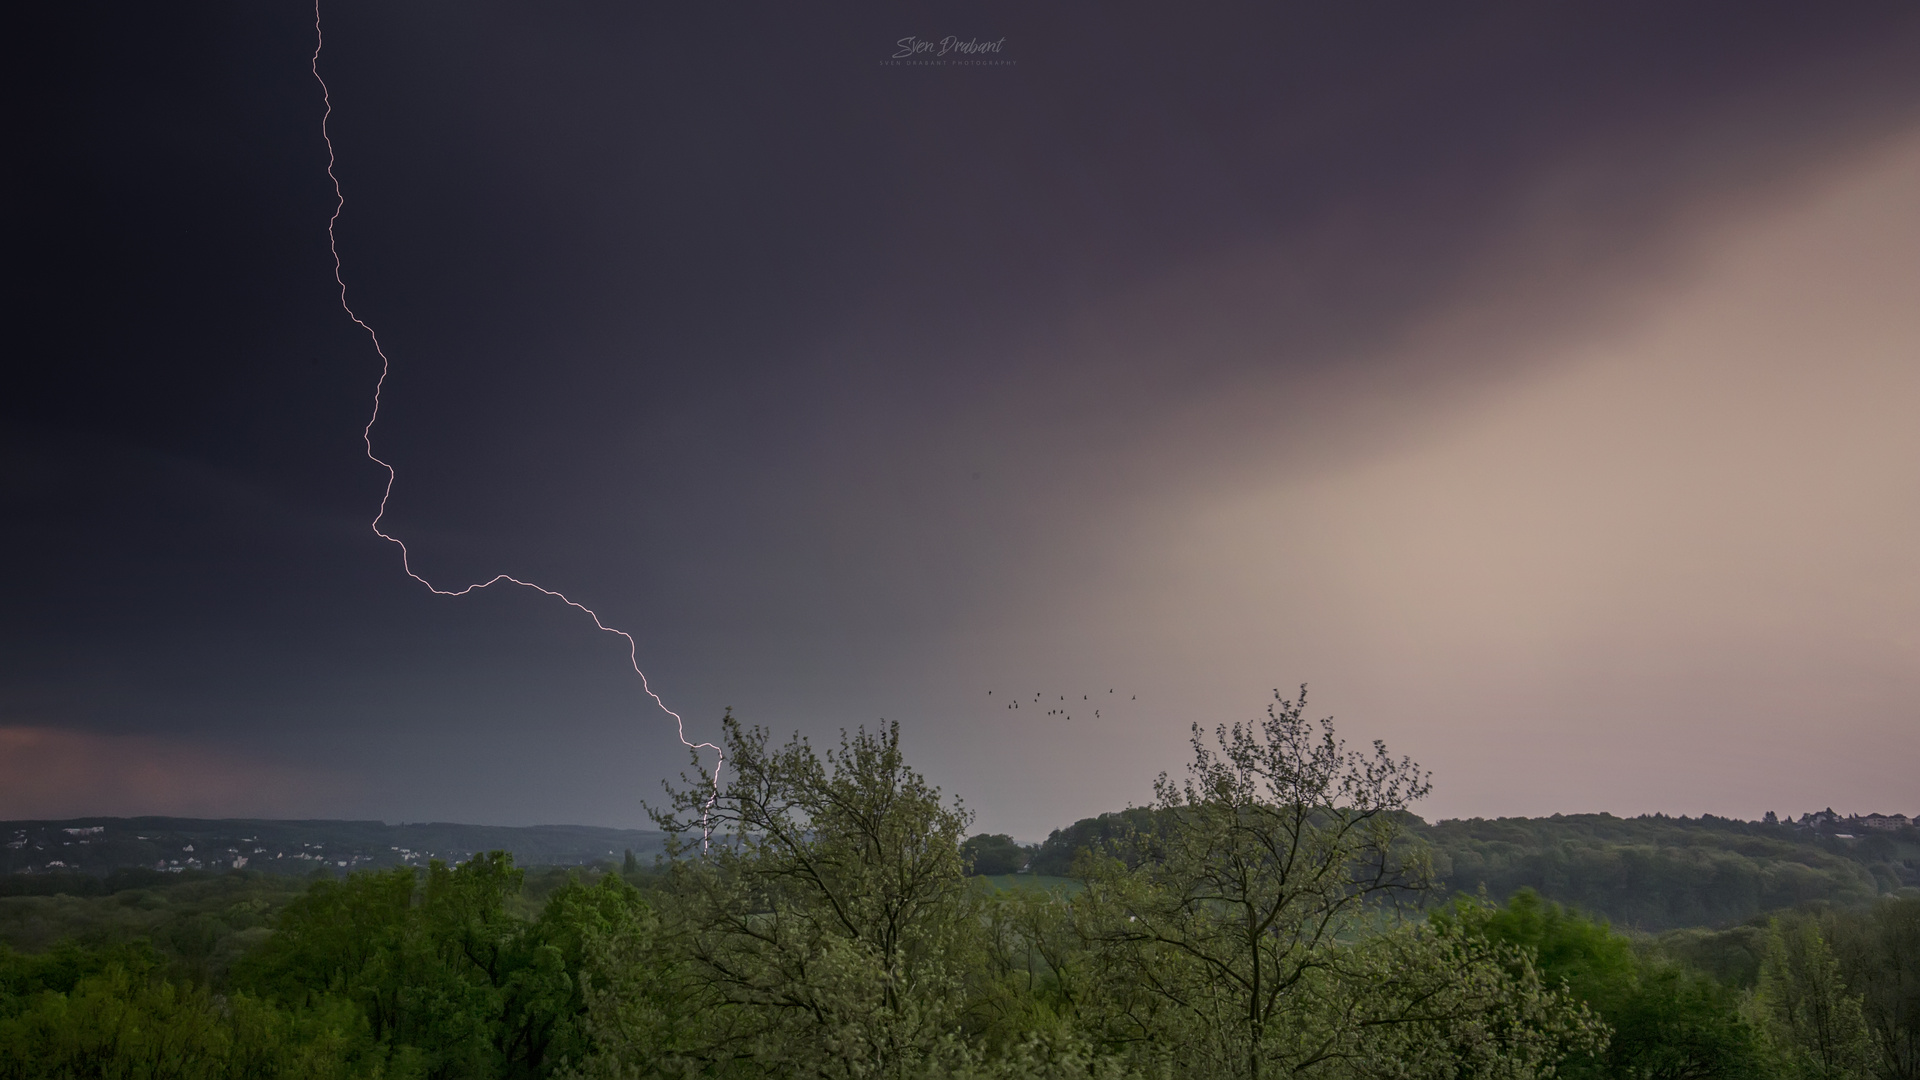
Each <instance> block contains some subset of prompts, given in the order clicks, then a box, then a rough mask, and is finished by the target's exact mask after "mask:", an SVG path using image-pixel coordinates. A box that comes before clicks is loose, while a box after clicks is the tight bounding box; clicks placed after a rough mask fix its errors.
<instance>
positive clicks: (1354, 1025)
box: [0, 695, 1920, 1080]
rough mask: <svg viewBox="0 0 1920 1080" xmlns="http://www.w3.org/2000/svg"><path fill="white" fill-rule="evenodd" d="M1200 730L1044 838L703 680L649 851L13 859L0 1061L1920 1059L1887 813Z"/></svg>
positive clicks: (1919, 946)
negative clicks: (1111, 800) (1535, 785)
mask: <svg viewBox="0 0 1920 1080" xmlns="http://www.w3.org/2000/svg"><path fill="white" fill-rule="evenodd" d="M1192 736H1193V737H1192V756H1191V759H1190V760H1189V761H1188V762H1187V764H1186V768H1185V769H1184V770H1183V771H1182V772H1180V773H1179V774H1174V775H1165V774H1163V775H1162V776H1161V777H1160V778H1159V780H1158V781H1157V782H1156V784H1155V789H1154V790H1155V796H1154V800H1153V803H1152V805H1150V806H1147V807H1142V808H1139V809H1137V810H1132V811H1127V812H1124V813H1120V814H1112V815H1105V816H1103V817H1101V818H1096V819H1088V820H1087V821H1085V822H1081V823H1077V824H1076V825H1075V826H1073V827H1071V828H1069V829H1066V830H1062V831H1061V832H1059V833H1056V834H1055V836H1054V837H1053V838H1051V839H1050V840H1049V842H1048V843H1047V844H1044V845H1041V847H1040V850H1039V851H1038V852H1024V853H1022V852H1021V849H1020V848H1019V846H1018V845H1015V844H1013V843H1012V842H1011V840H1009V839H1007V838H1004V837H992V836H987V837H983V836H978V835H970V829H971V826H972V818H971V815H970V814H969V813H968V812H967V811H966V810H965V808H964V806H963V805H962V804H961V803H960V802H958V801H957V800H955V799H953V798H951V797H950V796H948V795H947V794H945V793H943V792H941V791H940V790H939V789H937V788H934V787H932V786H931V785H929V784H928V783H927V782H926V780H925V779H924V778H923V777H922V776H921V775H920V774H919V773H918V772H916V771H915V770H914V769H913V768H912V767H911V766H910V765H909V764H908V763H907V762H906V760H905V758H904V756H903V754H902V752H901V749H900V739H899V731H898V729H897V727H886V728H882V729H880V730H875V731H869V730H864V729H862V730H856V731H853V732H850V733H843V734H842V735H841V737H840V738H839V740H838V741H837V743H836V745H833V746H831V747H828V748H826V749H825V750H820V749H817V748H816V747H814V746H813V745H812V744H811V743H809V742H808V741H807V740H805V739H802V738H798V737H795V738H793V739H791V740H788V741H786V742H778V741H776V740H775V739H774V738H773V737H772V736H771V735H770V734H769V733H768V732H767V731H765V730H764V729H760V728H754V727H748V726H745V725H744V724H742V723H740V722H739V721H737V720H735V719H734V718H733V717H731V716H729V717H727V719H726V721H725V744H726V749H727V756H728V760H729V762H730V769H729V773H728V775H727V778H726V782H725V785H724V787H723V788H722V790H721V791H720V792H719V795H718V797H717V798H715V797H714V793H713V792H712V791H710V790H709V789H707V788H706V787H704V786H703V783H702V779H703V777H702V774H701V773H700V771H699V769H698V767H697V763H696V766H695V767H694V768H693V769H691V770H690V771H689V773H688V774H687V776H686V777H685V778H683V782H682V783H681V784H680V785H678V786H677V787H673V788H670V790H669V793H668V797H667V798H666V800H665V801H664V802H662V803H661V804H660V805H658V806H656V807H654V808H653V811H652V812H653V814H654V818H655V821H656V823H657V824H658V826H659V827H660V829H661V830H663V831H664V833H665V834H666V837H667V845H666V852H665V854H664V855H663V856H661V857H659V858H657V859H654V860H648V861H643V860H642V859H640V858H638V857H637V856H636V855H634V854H633V853H632V852H628V853H627V854H626V857H625V859H624V860H623V862H622V863H621V864H618V865H615V864H606V865H603V866H599V867H590V868H584V869H582V868H570V869H567V868H537V869H529V868H525V867H522V866H519V865H516V863H515V861H514V859H513V857H512V856H511V855H509V854H507V853H506V852H504V851H495V852H490V853H484V854H479V855H475V856H473V857H471V858H468V859H466V860H465V861H462V862H458V863H451V862H447V861H443V860H431V861H430V862H429V864H428V865H427V866H424V867H418V866H406V865H400V866H392V867H385V868H372V869H364V870H357V871H353V872H350V873H344V874H338V873H336V872H335V869H334V868H323V869H319V870H316V871H315V872H313V873H312V874H311V875H309V876H306V877H290V876H286V875H277V876H276V875H268V874H259V873H254V872H250V871H245V870H240V871H228V872H225V873H221V874H212V873H203V872H202V873H191V874H186V873H183V874H161V873H158V872H155V871H151V870H149V871H141V872H131V871H122V872H117V873H118V874H119V876H118V877H113V876H108V877H106V878H100V879H95V880H97V882H98V884H97V885H96V886H95V887H94V888H92V889H91V890H86V891H87V892H88V893H90V894H89V895H77V894H76V893H75V892H72V891H68V892H58V893H48V894H44V895H16V896H11V897H7V898H5V899H4V900H0V939H3V940H5V941H6V942H9V943H10V944H8V945H3V946H0V1077H7V1078H14V1077H18V1078H29V1077H182V1078H189V1077H191V1078H199V1077H206V1078H224V1077H276V1076H286V1077H342V1078H346V1077H420V1078H429V1077H432V1078H456V1077H462V1078H464V1077H502V1078H505V1077H606V1078H613V1077H663V1078H664V1077H740V1078H753V1077H790V1076H791V1077H821V1078H848V1080H852V1078H862V1077H934V1078H941V1077H945V1078H956V1080H957V1078H980V1080H985V1078H989V1077H993V1078H1006V1080H1015V1078H1041V1077H1057V1078H1061V1080H1078V1078H1111V1080H1120V1078H1128V1077H1139V1078H1175V1077H1194V1078H1202V1080H1211V1078H1229V1077H1233V1078H1240V1077H1245V1078H1252V1080H1259V1078H1275V1077H1283V1076H1284V1077H1328V1078H1347V1077H1355V1078H1357V1077H1380V1078H1404V1080H1414V1078H1424V1077H1433V1078H1441V1077H1448V1078H1457V1077H1501V1078H1506V1077H1511V1078H1522V1077H1551V1076H1568V1077H1579V1078H1595V1080H1598V1078H1603V1077H1605V1078H1612V1077H1619V1078H1636V1080H1714V1078H1721V1077H1725V1078H1738V1077H1752V1078H1756V1080H1757V1078H1778V1080H1853V1078H1859V1080H1868V1078H1884V1080H1920V893H1917V892H1916V891H1915V890H1913V889H1912V888H1911V887H1908V886H1905V885H1903V884H1902V883H1901V881H1900V880H1899V879H1898V877H1897V873H1898V868H1900V867H1904V866H1906V865H1907V863H1905V862H1904V861H1903V860H1904V859H1905V858H1906V855H1905V854H1904V852H1905V849H1904V848H1903V847H1901V846H1900V845H1902V844H1905V843H1907V842H1908V841H1907V840H1906V839H1904V838H1895V839H1894V840H1892V841H1889V844H1891V845H1893V846H1890V847H1888V848H1887V850H1886V851H1882V852H1879V853H1878V855H1870V857H1872V858H1880V856H1885V858H1881V859H1880V861H1881V862H1884V863H1886V865H1887V866H1888V867H1889V870H1888V871H1887V873H1888V874H1894V875H1896V876H1895V877H1894V878H1893V880H1887V878H1886V877H1885V876H1884V875H1876V874H1874V873H1873V872H1872V869H1871V867H1872V864H1863V863H1862V862H1861V861H1860V858H1859V857H1856V856H1854V855H1851V854H1848V853H1846V852H1841V851H1839V850H1838V849H1836V850H1834V851H1826V849H1825V848H1823V847H1821V844H1822V843H1824V842H1823V841H1806V840H1804V838H1795V837H1793V836H1791V835H1789V834H1786V833H1768V832H1765V831H1764V830H1757V827H1756V829H1755V830H1744V831H1743V830H1742V829H1734V828H1733V826H1734V825H1742V824H1743V823H1727V824H1726V825H1725V826H1724V827H1723V826H1722V824H1720V823H1717V819H1716V820H1715V821H1709V822H1706V823H1704V824H1702V823H1689V824H1685V825H1684V826H1682V825H1674V824H1673V823H1672V822H1670V821H1653V822H1650V823H1649V822H1645V821H1642V822H1638V823H1636V822H1622V821H1620V819H1612V818H1604V816H1603V815H1602V816H1595V817H1594V818H1593V819H1592V820H1587V821H1581V822H1576V823H1575V824H1576V825H1577V826H1578V828H1579V829H1582V830H1585V832H1586V834H1587V835H1586V840H1585V841H1584V842H1581V843H1575V842H1572V841H1569V840H1567V839H1566V838H1565V837H1564V836H1561V837H1560V839H1559V840H1556V841H1554V842H1552V843H1548V842H1544V841H1543V840H1542V839H1541V837H1540V836H1538V835H1533V834H1531V833H1530V832H1529V830H1528V829H1527V828H1526V827H1525V826H1523V825H1516V824H1514V823H1512V822H1465V823H1451V822H1443V823H1440V824H1438V825H1433V826H1429V825H1426V824H1425V823H1423V822H1421V821H1420V820H1419V819H1418V818H1416V817H1414V816H1413V815H1412V814H1411V813H1410V812H1409V807H1410V806H1411V805H1412V804H1413V803H1414V802H1415V801H1416V800H1418V799H1419V798H1421V797H1422V796H1424V795H1425V794H1426V793H1427V790H1428V786H1429V780H1428V777H1427V774H1426V773H1424V772H1423V771H1422V770H1420V768H1419V767H1418V766H1417V765H1415V764H1414V763H1412V762H1410V761H1408V760H1406V759H1405V758H1395V757H1393V756H1391V755H1389V754H1388V752H1387V751H1386V749H1385V748H1384V747H1382V746H1380V745H1379V744H1377V743H1376V744H1371V745H1370V746H1369V747H1368V748H1367V749H1365V750H1353V749H1349V748H1348V746H1347V745H1346V744H1345V743H1344V742H1343V741H1342V740H1341V739H1340V738H1339V735H1338V733H1337V732H1336V731H1335V729H1334V726H1333V724H1332V721H1330V720H1313V719H1310V718H1309V717H1308V716H1307V714H1306V712H1305V708H1304V695H1301V696H1299V697H1294V698H1283V697H1280V696H1279V695H1276V699H1275V701H1274V702H1273V704H1272V705H1271V706H1270V707H1269V709H1268V710H1267V713H1266V715H1265V716H1264V717H1263V718H1262V719H1261V720H1259V721H1257V722H1254V723H1249V724H1238V725H1231V726H1225V727H1221V728H1217V729H1215V730H1212V731H1206V730H1203V729H1201V728H1199V727H1198V726H1196V727H1195V728H1194V730H1193V733H1192ZM1090 823H1091V824H1090ZM1743 828H1744V826H1743ZM1676 830H1677V831H1676ZM1717 833H1726V834H1727V835H1728V836H1732V837H1733V839H1731V840H1726V839H1725V838H1722V839H1721V840H1715V841H1714V842H1712V843H1707V842H1705V841H1701V842H1699V843H1695V844H1692V845H1691V847H1690V846H1689V845H1688V844H1687V843H1685V842H1683V841H1684V836H1683V835H1682V834H1685V835H1686V836H1705V835H1708V834H1717ZM1735 834H1738V835H1735ZM1809 843H1811V844H1812V848H1811V849H1810V850H1812V851H1813V852H1814V854H1801V855H1795V856H1794V860H1788V859H1786V858H1785V857H1784V856H1783V852H1784V851H1786V850H1787V848H1790V847H1792V846H1793V845H1796V844H1797V845H1800V846H1802V847H1805V846H1807V845H1808V844H1809ZM1743 845H1744V846H1743ZM1009 848H1012V849H1013V851H1014V852H1016V853H1018V854H1009ZM1796 850H1797V849H1796ZM1622 852H1627V854H1624V855H1623V854H1621V853H1622ZM1820 852H1826V854H1827V855H1828V856H1831V858H1830V859H1828V860H1827V861H1824V862H1823V861H1821V860H1820V859H1818V858H1815V856H1816V855H1818V854H1819V853H1820ZM1609 853H1611V854H1609ZM1609 859H1612V860H1613V862H1612V863H1609V862H1608V860H1609ZM1808 859H1812V860H1813V862H1811V863H1810V862H1808V861H1806V860H1808ZM1621 860H1626V862H1622V861H1621ZM1729 860H1745V863H1741V862H1738V861H1729ZM1889 860H1891V861H1889ZM1028 862H1030V863H1031V864H1032V865H1031V866H1030V867H1026V863H1028ZM1789 862H1791V865H1795V866H1801V867H1804V868H1806V871H1807V873H1809V874H1811V875H1813V876H1812V877H1811V878H1807V877H1805V875H1801V877H1800V878H1796V879H1795V880H1798V881H1799V882H1800V884H1799V885H1797V886H1795V885H1792V884H1787V885H1782V884H1780V883H1779V882H1780V880H1784V879H1783V878H1782V875H1783V874H1786V875H1787V876H1789V877H1791V876H1792V875H1793V874H1799V871H1794V872H1791V873H1789V872H1787V871H1783V870H1780V869H1779V867H1782V866H1785V865H1788V864H1789ZM1009 863H1014V864H1016V865H1013V869H1015V870H1018V869H1022V868H1023V867H1025V868H1027V869H1030V870H1031V871H1033V872H1029V873H1022V874H1009V872H1008V866H1009ZM1628 865H1630V866H1631V867H1632V872H1631V873H1627V874H1624V875H1623V873H1622V872H1621V870H1620V868H1621V867H1622V866H1628ZM1609 866H1611V867H1612V870H1608V867H1609ZM1648 867H1651V868H1653V869H1652V870H1648V869H1647V868H1648ZM1703 867H1704V868H1705V869H1702V868H1703ZM995 872H998V873H999V874H1000V875H1001V876H992V875H993V874H994V873H995ZM1701 874H1706V875H1707V877H1705V878H1701V877H1700V875H1701ZM1634 875H1638V876H1637V877H1636V876H1634ZM1823 875H1824V876H1823ZM1623 877H1624V880H1626V881H1627V882H1628V885H1625V886H1623V885H1621V881H1622V880H1623ZM1701 881H1706V882H1708V883H1709V884H1712V883H1714V882H1718V883H1719V885H1717V886H1715V887H1713V888H1707V887H1705V886H1703V885H1701ZM1836 882H1838V883H1841V884H1844V885H1846V887H1844V888H1842V887H1840V886H1839V885H1836V884H1835V883H1836ZM1543 883H1545V884H1549V885H1552V886H1554V887H1552V888H1542V887H1541V885H1542V884H1543ZM1636 883H1637V884H1636ZM1568 889H1573V890H1575V899H1576V902H1574V903H1571V904H1568V903H1565V902H1563V899H1562V898H1565V897H1566V896H1567V895H1568V891H1567V890H1568ZM1583 889H1584V890H1586V891H1585V892H1580V891H1579V890H1583ZM1716 890H1717V891H1716ZM1549 896H1551V897H1555V899H1548V898H1547V897H1549ZM1701 896H1709V897H1718V898H1719V899H1717V900H1714V901H1712V902H1706V901H1700V900H1699V899H1698V898H1699V897H1701ZM1675 897H1694V898H1695V899H1693V900H1686V901H1684V902H1679V901H1676V900H1675V899H1674V898H1675ZM1635 904H1638V905H1639V906H1638V907H1635V906H1634V905H1635ZM1622 905H1625V906H1624V907H1623V906H1622ZM1622 913H1624V914H1622ZM1610 914H1611V916H1612V917H1611V918H1609V915H1610Z"/></svg>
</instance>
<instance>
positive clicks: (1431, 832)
mask: <svg viewBox="0 0 1920 1080" xmlns="http://www.w3.org/2000/svg"><path fill="white" fill-rule="evenodd" d="M1152 819H1153V812H1152V811H1149V810H1143V809H1132V810H1123V811H1118V812H1115V813H1111V814H1102V815H1100V816H1099V817H1093V818H1084V819H1082V820H1080V821H1077V822H1074V823H1073V824H1072V825H1069V826H1067V827H1066V828H1064V829H1058V830H1055V831H1054V833H1053V835H1052V836H1049V837H1048V838H1047V841H1046V842H1045V843H1044V844H1042V845H1040V848H1039V850H1038V851H1037V852H1036V854H1035V855H1034V857H1033V860H1032V862H1031V863H1030V864H1029V870H1030V871H1031V872H1032V873H1034V874H1066V873H1069V872H1071V868H1072V865H1073V859H1074V856H1075V855H1076V854H1077V853H1078V852H1079V851H1080V850H1081V849H1083V848H1085V847H1087V846H1088V845H1090V844H1093V843H1096V842H1098V841H1100V840H1102V839H1104V838H1105V837H1108V836H1111V835H1114V834H1116V833H1117V832H1119V831H1121V830H1123V829H1126V828H1149V827H1151V824H1152ZM1859 820H1861V819H1839V818H1835V819H1834V820H1832V821H1826V820H1823V819H1821V818H1820V816H1819V815H1808V816H1807V818H1806V819H1804V820H1803V822H1801V823H1778V822H1758V821H1736V820H1732V819H1728V818H1719V817H1713V816H1712V815H1707V816H1703V817H1698V818H1685V817H1667V816H1665V815H1658V814H1656V815H1649V816H1644V817H1636V818H1617V817H1614V816H1613V815H1611V814H1566V815H1560V814H1556V815H1554V816H1552V817H1546V818H1498V819H1494V820H1484V819H1479V818H1475V819H1472V820H1466V821H1442V822H1438V823H1436V824H1432V825H1429V824H1427V823H1425V822H1423V821H1420V820H1419V819H1418V818H1415V819H1413V830H1412V831H1413V833H1414V835H1416V836H1418V837H1421V838H1422V839H1424V840H1426V841H1427V842H1428V844H1430V845H1431V846H1432V849H1433V860H1434V869H1435V870H1436V871H1437V873H1438V876H1439V878H1440V880H1441V882H1442V883H1443V887H1444V891H1445V893H1446V894H1451V893H1453V892H1466V893H1475V892H1479V891H1480V890H1482V889H1485V890H1486V892H1487V894H1488V895H1489V896H1491V897H1493V898H1494V899H1496V900H1503V899H1505V898H1507V897H1509V896H1511V895H1513V894H1514V893H1515V892H1517V891H1519V890H1520V889H1522V888H1532V889H1534V890H1536V891H1538V892H1539V893H1540V894H1541V895H1542V896H1545V897H1546V898H1548V899H1550V900H1557V901H1559V902H1561V903H1564V904H1569V905H1572V906H1574V907H1576V908H1579V909H1580V910H1582V911H1585V912H1588V913H1590V914H1593V915H1598V916H1600V917H1602V918H1605V919H1607V920H1609V921H1611V922H1612V923H1614V924H1615V925H1616V926H1620V927H1630V928H1633V929H1638V930H1646V931H1650V932H1657V931H1662V930H1670V929H1675V928H1678V927H1686V926H1731V925H1733V924H1735V923H1739V922H1742V921H1745V920H1747V919H1750V918H1752V917H1753V916H1755V915H1758V914H1761V913H1763V912H1767V911H1775V910H1780V909H1782V908H1791V907H1797V906H1800V905H1803V904H1807V903H1829V904H1835V905H1840V906H1847V907H1851V906H1858V905H1863V904H1866V903H1868V902H1870V901H1872V900H1873V899H1874V898H1875V897H1876V896H1883V895H1888V894H1893V893H1898V892H1901V891H1904V890H1914V889H1920V829H1916V828H1914V827H1912V826H1902V827H1898V828H1861V827H1860V826H1859V824H1857V822H1858V821H1859ZM1901 820H1904V819H1901ZM1850 821H1852V822H1855V823H1854V824H1849V822H1850ZM1843 830H1851V831H1843Z"/></svg>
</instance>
